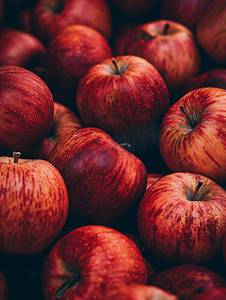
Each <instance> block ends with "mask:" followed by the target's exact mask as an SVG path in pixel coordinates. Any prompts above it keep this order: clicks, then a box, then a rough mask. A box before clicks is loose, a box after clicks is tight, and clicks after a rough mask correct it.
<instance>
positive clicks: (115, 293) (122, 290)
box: [100, 283, 179, 300]
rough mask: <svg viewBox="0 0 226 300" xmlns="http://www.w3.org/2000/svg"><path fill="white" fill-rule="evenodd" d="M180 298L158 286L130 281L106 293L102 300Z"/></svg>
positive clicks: (173, 299)
mask: <svg viewBox="0 0 226 300" xmlns="http://www.w3.org/2000/svg"><path fill="white" fill-rule="evenodd" d="M125 299H129V300H147V299H148V300H156V299H159V300H179V298H178V297H177V296H176V295H173V294H171V293H168V292H167V291H164V290H163V289H160V288H158V287H156V286H151V285H146V284H141V283H130V284H127V285H122V286H120V287H119V288H116V289H114V290H111V291H109V292H107V293H106V295H105V296H104V298H100V300H125Z"/></svg>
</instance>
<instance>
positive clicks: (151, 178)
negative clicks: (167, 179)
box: [146, 173, 163, 189]
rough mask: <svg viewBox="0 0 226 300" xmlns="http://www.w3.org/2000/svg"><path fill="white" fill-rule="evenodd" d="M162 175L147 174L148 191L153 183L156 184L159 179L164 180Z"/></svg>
mask: <svg viewBox="0 0 226 300" xmlns="http://www.w3.org/2000/svg"><path fill="white" fill-rule="evenodd" d="M162 177H163V175H162V174H156V173H150V174H147V187H146V189H148V188H149V187H150V186H151V185H152V184H153V183H155V182H156V181H157V180H158V179H160V178H162Z"/></svg>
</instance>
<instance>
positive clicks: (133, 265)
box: [41, 225, 147, 300]
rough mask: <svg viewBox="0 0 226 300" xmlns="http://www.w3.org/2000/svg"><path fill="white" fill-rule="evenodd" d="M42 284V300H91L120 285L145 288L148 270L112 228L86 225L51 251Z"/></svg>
mask: <svg viewBox="0 0 226 300" xmlns="http://www.w3.org/2000/svg"><path fill="white" fill-rule="evenodd" d="M41 281H42V289H43V294H44V297H45V299H49V300H50V299H60V298H62V299H69V298H71V299H86V300H91V299H100V298H101V297H103V296H104V295H105V293H106V292H107V291H108V290H112V289H115V288H117V287H119V286H121V285H123V284H129V283H132V282H136V283H143V284H146V282H147V270H146V265H145V261H144V258H143V257H142V255H141V253H140V250H139V249H138V248H137V246H136V245H135V244H134V243H133V242H132V241H131V240H130V239H129V238H128V237H126V236H125V235H124V234H122V233H120V232H119V231H116V230H114V229H112V228H108V227H105V226H98V225H88V226H83V227H79V228H77V229H74V230H72V231H70V232H69V233H67V234H66V235H65V236H63V237H62V238H61V239H60V240H59V241H58V242H57V243H56V244H55V245H54V246H53V247H52V249H51V250H50V252H49V254H48V255H47V257H46V259H45V262H44V264H43V269H42V273H41ZM101 299H102V298H101Z"/></svg>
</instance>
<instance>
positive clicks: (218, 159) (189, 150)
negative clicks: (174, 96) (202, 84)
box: [159, 87, 226, 183]
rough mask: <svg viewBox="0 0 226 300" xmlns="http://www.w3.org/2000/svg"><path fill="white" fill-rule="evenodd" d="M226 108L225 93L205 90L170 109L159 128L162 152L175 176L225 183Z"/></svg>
mask: <svg viewBox="0 0 226 300" xmlns="http://www.w3.org/2000/svg"><path fill="white" fill-rule="evenodd" d="M225 106H226V90H225V89H221V88H213V87H206V88H199V89H196V90H193V91H191V92H189V93H187V94H186V95H184V96H183V97H182V98H180V99H179V100H178V101H177V102H176V103H175V104H173V105H172V106H171V107H170V108H169V110H168V111H167V113H166V114H165V115H164V118H163V120H162V123H161V126H160V132H159V149H160V153H161V156H162V157H163V159H164V161H165V163H166V164H167V166H168V167H169V168H170V170H171V171H172V172H178V171H187V172H195V173H200V174H203V175H205V176H207V177H209V178H211V179H213V180H214V181H216V182H218V183H223V182H225V181H226V152H225V136H226V133H225V130H224V128H225V125H226V111H225V109H224V107H225ZM216 145H217V147H216Z"/></svg>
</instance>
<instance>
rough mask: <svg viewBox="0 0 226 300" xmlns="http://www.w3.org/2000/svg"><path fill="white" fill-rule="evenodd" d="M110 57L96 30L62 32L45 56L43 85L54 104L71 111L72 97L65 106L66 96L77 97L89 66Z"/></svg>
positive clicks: (82, 28) (72, 28) (73, 28)
mask: <svg viewBox="0 0 226 300" xmlns="http://www.w3.org/2000/svg"><path fill="white" fill-rule="evenodd" d="M111 56H112V50H111V48H110V45H109V43H108V41H107V40H106V39H105V38H104V37H103V36H102V35H101V34H100V33H99V32H98V31H96V30H95V29H93V28H91V27H87V26H84V25H71V26H68V27H67V28H65V29H62V30H61V31H60V33H58V34H57V35H56V36H55V38H53V39H52V40H51V42H50V43H49V45H48V47H47V53H46V78H45V81H46V83H47V84H48V86H49V87H50V89H51V91H52V93H53V96H54V100H55V101H57V102H61V103H62V104H65V105H66V106H69V107H70V108H72V109H73V111H74V110H75V109H76V108H75V106H76V105H75V99H74V98H75V96H74V97H72V98H73V99H72V100H71V102H70V100H68V102H69V103H65V102H66V100H65V99H66V96H70V95H73V94H76V92H77V86H78V82H79V80H80V79H81V77H82V76H84V75H85V73H86V72H87V70H88V69H89V68H90V67H91V66H92V65H95V64H97V63H100V62H101V61H102V60H104V59H106V58H109V57H111ZM68 98H69V99H70V97H68ZM62 101H63V102H62Z"/></svg>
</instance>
